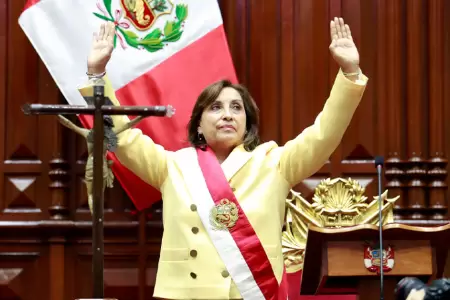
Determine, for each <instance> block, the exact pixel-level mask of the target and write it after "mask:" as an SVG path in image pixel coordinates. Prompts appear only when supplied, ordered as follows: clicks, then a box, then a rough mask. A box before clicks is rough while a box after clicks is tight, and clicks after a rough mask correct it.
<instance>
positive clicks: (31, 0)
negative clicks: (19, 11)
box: [23, 0, 41, 11]
mask: <svg viewBox="0 0 450 300" xmlns="http://www.w3.org/2000/svg"><path fill="white" fill-rule="evenodd" d="M40 1H41V0H28V1H27V3H25V7H24V8H23V11H26V10H27V9H29V8H30V7H32V6H33V5H35V4H36V3H38V2H40Z"/></svg>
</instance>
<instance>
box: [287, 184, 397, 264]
mask: <svg viewBox="0 0 450 300" xmlns="http://www.w3.org/2000/svg"><path fill="white" fill-rule="evenodd" d="M364 192H365V188H364V187H363V186H362V185H361V184H360V183H359V182H358V181H356V180H353V179H351V178H349V179H343V178H333V179H330V178H327V179H325V180H322V181H321V182H320V183H319V184H318V185H317V187H316V188H315V191H314V196H313V198H312V203H310V202H308V201H307V200H306V199H304V198H303V197H302V196H301V195H300V193H297V192H295V191H291V197H290V198H288V199H287V200H286V205H287V212H286V222H285V226H286V228H285V230H284V231H283V236H282V243H283V256H284V261H285V265H286V268H287V271H288V272H289V273H292V272H296V271H298V270H301V269H302V267H303V258H304V250H305V245H306V238H307V234H308V226H309V224H311V225H314V226H318V227H328V228H340V227H347V226H354V225H360V224H373V225H378V196H376V197H373V200H372V201H371V202H370V203H367V197H366V196H364ZM387 194H388V191H387V190H386V191H384V193H383V194H382V195H381V201H382V203H383V205H382V220H383V225H384V224H387V223H391V222H393V220H394V216H393V207H394V203H395V201H397V199H398V198H399V196H397V197H395V198H388V196H387Z"/></svg>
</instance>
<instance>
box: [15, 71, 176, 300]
mask: <svg viewBox="0 0 450 300" xmlns="http://www.w3.org/2000/svg"><path fill="white" fill-rule="evenodd" d="M93 92H94V93H93V95H92V96H88V97H85V98H84V99H85V100H86V103H87V104H88V105H87V106H85V105H43V104H25V105H24V106H23V107H22V111H23V112H24V113H25V115H37V114H41V115H42V114H45V115H58V118H59V121H60V122H61V123H62V124H63V125H64V126H66V127H68V128H70V129H72V130H74V131H76V132H77V133H79V134H81V135H83V136H84V137H85V139H86V141H87V143H88V153H89V157H90V158H89V157H88V161H87V162H86V172H90V174H87V175H85V179H86V187H87V190H88V201H89V208H90V209H91V212H92V273H93V297H94V298H96V299H104V282H103V269H104V258H103V255H104V249H103V214H104V212H103V207H104V198H103V192H104V188H105V183H106V182H105V181H108V180H110V179H108V178H107V177H108V176H109V175H108V174H104V173H105V172H109V169H108V168H105V164H108V162H107V161H106V151H107V150H110V151H111V150H113V149H114V146H115V145H114V141H115V140H116V139H117V137H116V136H115V135H117V134H118V133H120V132H121V131H123V130H126V129H128V128H131V127H132V126H133V125H135V124H136V123H137V122H139V121H140V120H141V119H142V118H144V117H148V116H156V117H172V115H173V114H174V112H175V110H174V109H173V108H172V106H170V105H168V106H113V105H112V103H111V101H110V100H109V99H108V98H107V97H105V90H104V82H103V80H96V82H95V85H94V87H93ZM74 114H82V115H93V116H94V125H93V129H90V130H88V129H84V128H80V127H77V126H75V125H74V124H73V123H71V122H70V121H69V120H67V119H65V118H64V117H63V116H62V115H74ZM110 115H134V116H139V117H136V118H135V119H133V120H132V121H130V122H129V123H128V124H126V125H125V127H124V128H115V129H114V130H111V128H113V123H112V122H113V121H112V118H111V117H110ZM105 125H106V126H105ZM89 176H91V177H92V182H90V183H89V182H88V180H87V179H88V177H89ZM89 184H90V185H89Z"/></svg>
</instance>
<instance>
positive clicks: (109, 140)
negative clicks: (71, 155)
mask: <svg viewBox="0 0 450 300" xmlns="http://www.w3.org/2000/svg"><path fill="white" fill-rule="evenodd" d="M144 118H145V116H139V117H137V118H135V119H133V120H132V121H130V122H128V123H127V124H125V125H124V126H122V127H119V128H114V123H113V120H112V118H111V117H110V116H108V115H104V116H103V124H104V127H103V132H104V137H103V150H102V156H103V162H102V168H103V174H102V175H103V176H102V177H103V187H102V193H103V192H104V191H105V188H106V187H109V188H112V187H113V181H114V174H113V172H112V170H111V165H112V163H113V161H112V160H107V158H106V153H107V151H109V152H114V150H115V149H116V147H117V135H118V134H119V133H121V132H122V131H124V130H127V129H129V128H131V127H133V126H134V125H136V124H137V123H139V122H140V121H141V120H142V119H144ZM58 119H59V122H60V123H61V124H62V125H64V126H65V127H67V128H69V129H71V130H72V131H74V132H76V133H77V134H79V135H81V136H82V137H84V139H85V140H86V144H87V150H88V159H87V161H86V167H85V172H84V182H85V184H86V189H87V195H88V204H89V210H90V211H91V213H92V212H93V209H92V204H93V195H92V191H93V179H94V152H93V150H94V130H93V129H86V128H81V127H78V126H76V125H75V124H74V123H72V122H71V121H70V120H68V119H67V118H65V117H64V116H62V115H58Z"/></svg>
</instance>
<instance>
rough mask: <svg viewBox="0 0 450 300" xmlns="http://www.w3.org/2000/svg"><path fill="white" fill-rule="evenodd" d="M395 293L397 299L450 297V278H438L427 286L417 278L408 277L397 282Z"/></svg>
mask: <svg viewBox="0 0 450 300" xmlns="http://www.w3.org/2000/svg"><path fill="white" fill-rule="evenodd" d="M395 293H396V298H397V300H445V299H450V279H448V278H441V279H437V280H434V281H433V282H432V283H431V284H430V285H429V286H426V285H425V284H424V283H423V282H422V281H420V280H419V279H417V278H414V277H406V278H403V279H402V280H400V282H399V283H398V284H397V288H396V291H395Z"/></svg>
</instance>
